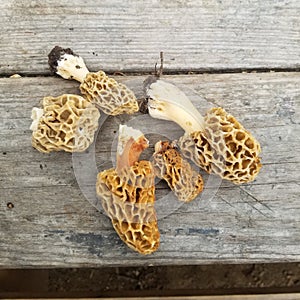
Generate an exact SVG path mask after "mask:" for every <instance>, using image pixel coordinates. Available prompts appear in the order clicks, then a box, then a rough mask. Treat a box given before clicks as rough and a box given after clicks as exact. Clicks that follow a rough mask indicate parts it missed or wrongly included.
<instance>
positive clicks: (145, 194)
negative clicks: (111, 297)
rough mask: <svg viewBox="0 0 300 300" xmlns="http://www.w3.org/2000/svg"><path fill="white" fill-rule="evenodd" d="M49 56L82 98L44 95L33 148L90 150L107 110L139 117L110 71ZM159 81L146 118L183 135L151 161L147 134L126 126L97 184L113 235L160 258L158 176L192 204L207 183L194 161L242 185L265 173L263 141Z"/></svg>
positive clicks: (147, 85)
mask: <svg viewBox="0 0 300 300" xmlns="http://www.w3.org/2000/svg"><path fill="white" fill-rule="evenodd" d="M48 57H49V65H50V68H51V70H52V71H53V72H55V73H57V74H58V75H60V76H61V77H63V78H65V79H75V80H77V81H79V82H80V83H81V84H80V91H81V94H82V96H79V95H72V94H64V95H61V96H59V97H45V98H44V99H43V101H42V108H37V107H34V108H33V109H32V116H31V118H32V120H33V121H32V124H31V127H30V129H31V130H32V146H33V147H34V148H36V149H37V150H39V151H41V152H45V153H49V152H51V151H67V152H82V151H85V150H86V149H87V148H88V147H89V146H90V145H91V144H92V143H93V141H94V137H95V132H96V131H97V129H98V120H99V117H100V111H102V112H103V113H105V114H107V115H112V116H116V115H120V114H134V113H138V112H139V110H140V105H139V103H138V101H137V99H136V97H135V95H134V93H133V92H132V91H131V90H130V89H129V88H128V87H127V86H125V85H124V84H121V83H118V82H117V81H115V80H114V79H113V78H110V77H109V76H107V75H106V74H105V73H104V72H103V71H99V72H96V73H94V72H89V70H88V69H87V67H86V65H85V63H84V61H83V59H82V58H81V57H80V56H79V55H77V54H75V53H74V52H73V51H72V50H71V49H63V48H61V47H58V46H56V47H54V48H53V49H52V51H51V52H50V54H49V56H48ZM159 75H160V74H156V75H155V76H149V77H148V78H147V79H146V80H145V82H144V90H145V99H144V100H145V102H144V106H145V105H146V108H147V110H146V112H147V113H149V115H150V116H151V117H153V118H157V119H163V120H169V121H174V122H176V123H177V124H178V125H180V126H181V127H182V128H183V130H184V131H185V133H184V135H183V136H182V137H180V138H179V139H178V140H176V141H158V142H157V143H156V144H155V147H154V149H155V151H154V153H153V155H152V158H151V159H150V160H149V161H148V160H139V157H140V155H141V153H142V152H143V151H144V150H145V149H146V148H147V147H149V141H148V140H147V139H146V137H145V136H144V134H143V133H142V132H141V131H140V130H138V129H134V128H131V127H128V126H126V125H120V127H119V136H118V145H117V154H116V156H117V157H116V167H115V168H112V169H109V170H104V171H102V172H100V173H99V174H98V176H97V183H96V191H97V195H98V196H99V197H100V199H101V203H102V206H103V209H104V211H105V213H106V214H107V215H108V216H109V218H110V219H111V222H112V224H113V227H114V229H115V230H116V232H117V233H118V235H119V236H120V238H121V239H122V240H123V241H124V242H125V243H126V244H127V245H128V246H129V247H130V248H132V249H133V250H135V251H138V252H139V253H141V254H150V253H153V252H154V251H156V250H157V249H158V247H159V243H160V234H159V230H158V225H157V218H156V212H155V207H154V204H155V177H158V178H161V179H163V180H165V181H166V183H167V184H168V186H169V187H170V189H171V190H172V191H173V192H174V194H175V195H176V196H177V198H178V200H180V201H184V202H189V201H192V200H193V199H195V198H196V197H197V196H198V195H199V193H201V191H202V190H203V185H204V183H203V179H202V176H201V175H200V174H199V173H198V172H197V171H196V170H195V169H193V166H192V165H191V164H190V163H189V161H192V162H193V163H194V164H195V165H197V166H199V167H200V168H202V169H203V170H205V171H206V172H208V173H214V174H217V175H219V176H220V177H221V178H223V179H226V180H229V181H231V182H233V183H235V184H241V183H247V182H250V181H252V180H254V179H255V177H256V176H257V174H258V173H259V170H260V168H261V163H260V158H259V153H260V151H261V149H260V145H259V143H258V142H257V141H256V139H255V138H254V137H253V136H252V135H251V133H249V132H248V131H247V130H246V129H245V128H244V127H243V126H242V125H241V124H240V123H239V122H238V121H237V120H236V119H235V118H234V117H233V116H232V115H230V114H228V113H227V112H226V111H225V110H224V109H223V108H221V107H217V108H212V109H210V110H209V111H208V112H207V113H206V114H205V116H204V117H203V116H202V115H201V114H200V113H199V112H198V111H197V109H196V108H195V107H194V105H193V104H192V103H191V101H190V100H189V99H188V97H187V96H186V95H185V94H184V93H183V92H182V91H181V90H179V89H178V88H177V87H176V86H175V85H173V84H171V83H168V82H165V81H163V80H161V79H160V76H159ZM143 110H144V109H143Z"/></svg>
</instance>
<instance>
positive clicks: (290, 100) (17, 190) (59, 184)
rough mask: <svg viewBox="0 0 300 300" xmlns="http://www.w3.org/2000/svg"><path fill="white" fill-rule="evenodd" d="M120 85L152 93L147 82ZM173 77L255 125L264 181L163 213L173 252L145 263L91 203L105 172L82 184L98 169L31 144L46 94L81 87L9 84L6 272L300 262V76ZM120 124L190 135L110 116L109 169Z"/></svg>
mask: <svg viewBox="0 0 300 300" xmlns="http://www.w3.org/2000/svg"><path fill="white" fill-rule="evenodd" d="M117 79H118V80H121V81H122V82H126V83H127V84H128V85H129V86H130V87H132V88H133V90H134V91H135V92H136V93H137V95H141V82H142V81H143V79H144V77H118V78H117ZM166 79H167V80H170V81H172V82H174V83H175V84H178V85H179V86H180V87H181V88H182V89H184V91H185V92H186V93H187V94H188V95H189V96H190V97H191V99H192V101H193V102H194V103H195V104H196V106H197V107H198V109H200V110H204V109H205V108H207V107H208V106H209V105H211V104H210V102H212V103H213V104H214V105H220V106H223V107H224V108H226V109H227V110H228V111H229V112H231V113H232V114H234V115H235V116H237V118H238V119H239V120H240V121H241V122H242V123H243V124H244V125H245V127H246V128H248V129H251V131H252V132H253V133H254V135H255V136H256V137H257V139H258V140H259V141H260V142H261V145H262V150H263V152H262V158H263V163H264V166H263V168H262V171H261V173H260V175H259V176H258V178H257V180H256V181H255V182H253V183H251V184H246V185H242V186H240V187H238V186H235V185H232V184H230V183H226V182H223V183H222V184H221V187H220V188H219V189H218V181H215V180H212V179H213V178H212V177H210V181H209V182H208V183H207V185H206V187H205V193H204V195H202V198H201V199H200V200H199V199H198V200H196V201H194V202H192V203H190V204H184V205H181V206H180V207H178V208H177V209H176V207H175V208H174V211H172V212H171V213H170V214H169V215H167V211H164V212H159V216H160V219H159V228H160V231H161V247H160V248H159V250H158V251H157V252H156V253H155V254H153V255H151V256H148V257H142V256H140V255H138V254H136V253H134V252H133V251H131V250H129V249H127V247H126V246H125V245H123V243H122V242H120V240H119V238H118V236H117V235H116V233H115V232H114V230H113V229H112V226H111V224H110V221H109V219H108V218H107V217H106V216H104V215H103V214H102V213H100V212H99V211H97V210H96V209H95V208H94V207H92V205H91V204H90V203H89V202H88V201H87V200H86V197H91V198H92V197H93V196H94V187H93V180H94V179H93V176H92V179H91V180H90V179H89V178H88V179H87V180H86V182H85V181H84V178H83V179H82V178H81V179H80V180H81V181H80V182H79V184H78V183H77V181H76V177H75V174H74V172H75V173H76V174H77V176H78V171H79V173H80V170H84V169H85V168H86V165H87V164H86V161H85V160H82V161H79V162H78V159H77V160H76V157H75V158H74V156H73V162H72V155H70V154H67V153H52V154H42V153H39V152H37V151H36V150H35V149H33V148H32V147H31V141H30V139H31V132H30V130H29V129H28V128H29V125H30V123H31V120H30V113H31V108H32V107H33V106H36V105H38V103H39V101H40V100H41V99H42V98H43V97H44V96H46V95H59V94H62V93H78V84H77V83H76V82H70V81H65V80H63V79H60V78H50V77H48V78H43V77H35V78H19V79H11V78H2V79H0V90H1V91H2V92H1V95H0V115H1V119H0V170H1V173H0V257H1V259H0V266H1V267H2V268H4V267H9V268H12V267H14V268H15V267H16V268H18V267H29V266H35V267H54V266H60V267H75V266H90V267H91V266H104V265H107V266H108V265H123V266H124V265H152V264H155V265H158V264H200V263H206V264H207V263H227V262H228V263H229V262H239V263H241V262H245V263H246V262H247V263H252V262H276V261H280V262H284V261H299V260H300V246H299V245H300V202H299V198H300V188H299V183H300V174H299V167H300V157H299V153H300V143H299V142H300V135H299V129H300V126H299V119H300V118H299V114H300V84H299V82H300V74H299V73H262V74H253V73H251V74H246V73H245V74H232V75H221V74H219V75H194V76H172V77H166ZM120 122H123V123H124V122H126V123H127V124H136V125H137V126H138V124H139V125H140V128H142V130H146V132H147V136H148V137H149V138H150V141H152V142H154V141H155V140H156V139H157V138H159V137H161V135H164V134H165V135H167V136H169V137H173V136H176V135H177V136H179V135H180V134H182V131H181V129H180V128H179V127H177V126H176V125H174V124H173V123H168V122H164V121H161V122H158V121H156V120H154V119H151V118H150V117H147V116H144V115H136V116H132V117H117V118H108V119H106V120H105V122H104V124H103V126H102V127H101V131H100V132H99V134H98V137H97V141H96V144H95V152H94V153H95V155H94V160H95V161H96V165H97V167H98V169H102V168H104V167H106V166H107V165H108V164H109V163H108V161H110V159H111V157H112V156H113V154H114V145H115V144H114V142H112V140H113V138H114V136H115V130H117V128H118V124H119V123H120ZM111 149H112V150H111ZM94 153H93V152H92V154H94ZM77 158H78V157H77ZM79 158H80V157H79ZM80 168H81V169H80ZM92 172H93V170H92V169H91V173H92ZM79 176H80V174H79ZM205 178H206V179H207V177H205ZM82 180H83V181H82ZM79 185H80V186H81V189H80V188H79ZM168 193H169V191H168V190H167V188H166V185H164V184H162V183H159V184H158V186H157V198H158V203H157V205H158V207H160V209H161V210H162V211H163V207H164V206H166V205H165V203H172V201H170V199H171V194H168ZM164 195H167V196H166V197H164ZM163 197H164V198H163ZM9 203H11V204H9ZM174 203H175V201H174ZM12 205H13V208H10V207H12ZM168 205H169V204H168Z"/></svg>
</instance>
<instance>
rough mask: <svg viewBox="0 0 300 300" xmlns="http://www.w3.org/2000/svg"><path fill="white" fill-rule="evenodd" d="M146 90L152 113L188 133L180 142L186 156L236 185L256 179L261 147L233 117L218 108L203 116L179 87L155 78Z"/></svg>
mask: <svg viewBox="0 0 300 300" xmlns="http://www.w3.org/2000/svg"><path fill="white" fill-rule="evenodd" d="M145 89H146V94H147V97H148V111H149V114H150V115H151V116H152V117H153V118H158V119H164V120H169V121H174V122H176V123H177V124H178V125H180V126H181V127H182V128H183V129H184V130H185V134H184V136H183V137H181V138H180V139H179V141H178V146H179V148H180V149H181V151H182V153H183V154H184V156H186V157H187V158H189V159H191V160H192V161H193V162H194V163H195V164H197V165H198V166H199V167H201V168H202V169H204V170H206V171H207V172H208V173H215V174H218V175H219V176H221V177H222V178H224V179H227V180H229V181H232V182H233V183H236V184H241V183H246V182H250V181H252V180H254V179H255V177H256V176H257V174H258V173H259V170H260V168H261V163H260V157H259V154H260V152H261V148H260V145H259V143H258V141H257V140H256V139H255V138H254V137H253V136H252V135H251V133H250V132H249V131H247V130H246V129H245V128H244V127H243V126H242V124H240V123H239V122H238V121H237V120H236V119H235V118H234V117H233V116H232V115H230V114H228V113H227V112H226V111H225V110H224V109H223V108H221V107H217V108H212V109H210V110H209V111H208V112H207V113H206V115H205V116H204V117H203V116H202V115H201V114H200V113H199V112H198V111H197V109H196V108H195V107H194V105H193V104H192V103H191V101H190V100H189V99H188V97H187V96H186V95H185V94H184V93H183V92H182V91H181V90H179V89H178V87H176V86H175V85H173V84H171V83H168V82H165V81H163V80H161V79H158V78H155V77H150V78H148V79H147V80H146V81H145Z"/></svg>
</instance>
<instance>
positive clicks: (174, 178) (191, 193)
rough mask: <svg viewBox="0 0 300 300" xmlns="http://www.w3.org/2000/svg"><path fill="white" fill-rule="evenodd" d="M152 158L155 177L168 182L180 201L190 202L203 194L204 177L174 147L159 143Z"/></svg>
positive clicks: (166, 143)
mask: <svg viewBox="0 0 300 300" xmlns="http://www.w3.org/2000/svg"><path fill="white" fill-rule="evenodd" d="M152 158H153V161H152V163H153V166H154V169H155V175H156V176H157V177H159V178H162V179H164V180H165V181H166V182H167V184H168V186H169V187H170V189H171V190H172V191H173V192H174V194H175V195H176V197H177V198H178V200H180V201H184V202H189V201H192V200H193V199H195V198H196V197H197V196H198V195H199V193H201V192H202V190H203V179H202V176H201V175H200V174H199V173H198V172H196V171H195V170H194V169H193V168H192V166H191V165H190V163H189V162H188V161H187V160H186V159H184V158H182V156H181V155H180V153H179V152H178V151H177V149H176V147H175V146H174V145H172V144H170V143H169V142H167V141H165V142H162V141H159V142H157V143H156V144H155V152H154V154H153V156H152Z"/></svg>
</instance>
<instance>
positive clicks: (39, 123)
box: [30, 94, 100, 153]
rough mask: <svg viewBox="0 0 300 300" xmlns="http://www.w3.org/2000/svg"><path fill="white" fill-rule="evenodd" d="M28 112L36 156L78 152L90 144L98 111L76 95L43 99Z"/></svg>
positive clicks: (96, 124) (95, 126)
mask: <svg viewBox="0 0 300 300" xmlns="http://www.w3.org/2000/svg"><path fill="white" fill-rule="evenodd" d="M42 105H43V108H42V109H41V108H37V107H34V108H33V109H32V116H31V118H32V119H33V122H32V124H31V126H30V129H31V130H32V146H33V147H34V148H36V149H37V150H39V151H40V152H45V153H48V152H51V151H62V150H64V151H67V152H81V151H84V150H85V149H87V148H88V147H89V146H90V144H91V143H92V142H93V140H94V135H95V132H96V130H97V128H98V119H99V117H100V113H99V110H98V109H97V108H96V107H94V106H93V105H92V104H91V103H89V102H88V101H87V100H85V99H84V98H83V97H81V96H78V95H70V94H65V95H62V96H59V97H45V98H44V99H43V101H42Z"/></svg>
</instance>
